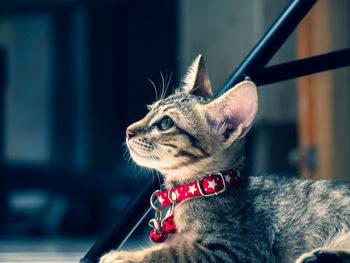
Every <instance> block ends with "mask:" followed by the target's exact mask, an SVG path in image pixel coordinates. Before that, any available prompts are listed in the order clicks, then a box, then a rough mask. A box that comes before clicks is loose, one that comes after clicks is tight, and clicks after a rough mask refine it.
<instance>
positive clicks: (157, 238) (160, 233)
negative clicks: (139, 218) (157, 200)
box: [149, 219, 168, 243]
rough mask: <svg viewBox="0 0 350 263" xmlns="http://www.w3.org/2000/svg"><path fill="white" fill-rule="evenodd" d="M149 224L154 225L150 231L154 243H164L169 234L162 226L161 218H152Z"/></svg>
mask: <svg viewBox="0 0 350 263" xmlns="http://www.w3.org/2000/svg"><path fill="white" fill-rule="evenodd" d="M149 224H150V225H151V226H152V229H151V231H150V232H149V238H150V240H151V241H152V242H154V243H162V242H163V241H164V240H165V239H166V238H167V236H168V234H167V232H166V231H165V230H164V228H163V227H162V226H161V222H160V220H157V219H152V220H151V221H150V222H149Z"/></svg>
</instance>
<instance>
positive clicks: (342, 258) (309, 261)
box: [296, 249, 350, 263]
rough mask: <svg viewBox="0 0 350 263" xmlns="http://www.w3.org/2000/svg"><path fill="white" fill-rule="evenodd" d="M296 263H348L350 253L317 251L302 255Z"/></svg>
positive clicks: (349, 261)
mask: <svg viewBox="0 0 350 263" xmlns="http://www.w3.org/2000/svg"><path fill="white" fill-rule="evenodd" d="M296 263H350V253H349V252H346V251H341V250H326V249H317V250H314V251H312V252H310V253H305V254H303V255H302V256H301V257H300V258H299V259H298V260H297V261H296Z"/></svg>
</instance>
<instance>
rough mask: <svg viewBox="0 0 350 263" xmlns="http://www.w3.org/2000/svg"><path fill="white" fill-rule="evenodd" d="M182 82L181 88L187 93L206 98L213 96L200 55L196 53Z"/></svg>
mask: <svg viewBox="0 0 350 263" xmlns="http://www.w3.org/2000/svg"><path fill="white" fill-rule="evenodd" d="M183 83H184V85H183V87H182V89H183V91H185V92H187V93H191V94H193V95H196V96H201V97H206V98H212V97H213V91H212V89H211V84H210V80H209V77H208V73H207V70H206V68H205V65H204V60H203V57H202V55H198V57H197V58H196V59H195V60H194V61H193V62H192V65H191V66H190V67H189V69H188V71H187V74H186V76H185V78H184V80H183Z"/></svg>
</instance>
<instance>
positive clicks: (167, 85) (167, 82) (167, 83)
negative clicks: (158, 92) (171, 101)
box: [164, 72, 173, 95]
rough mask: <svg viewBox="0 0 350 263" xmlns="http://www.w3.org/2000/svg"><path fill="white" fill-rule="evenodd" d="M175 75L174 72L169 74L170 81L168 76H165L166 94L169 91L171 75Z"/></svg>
mask: <svg viewBox="0 0 350 263" xmlns="http://www.w3.org/2000/svg"><path fill="white" fill-rule="evenodd" d="M172 76H173V72H171V73H170V76H169V79H168V81H167V80H166V79H167V78H165V82H166V85H165V92H164V95H166V93H167V91H168V88H169V85H170V81H171V77H172Z"/></svg>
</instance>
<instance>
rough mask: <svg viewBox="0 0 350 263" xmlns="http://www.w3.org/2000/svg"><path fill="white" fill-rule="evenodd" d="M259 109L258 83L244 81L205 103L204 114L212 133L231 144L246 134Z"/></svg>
mask: <svg viewBox="0 0 350 263" xmlns="http://www.w3.org/2000/svg"><path fill="white" fill-rule="evenodd" d="M257 109H258V93H257V87H256V85H255V84H254V83H253V82H251V81H242V82H240V83H238V84H237V85H236V86H235V87H233V88H231V89H230V90H228V91H227V92H225V93H224V94H223V95H221V96H220V97H219V98H217V99H215V100H213V101H211V102H210V103H208V104H206V105H204V114H205V119H206V121H207V124H208V126H209V131H210V133H211V134H212V135H213V136H214V137H216V138H217V139H218V140H219V141H220V142H222V143H223V144H224V145H226V146H229V145H231V144H232V142H233V141H234V140H236V139H240V138H243V137H244V136H245V135H246V133H247V132H248V130H249V128H250V127H251V125H252V122H253V120H254V117H255V114H256V111H257Z"/></svg>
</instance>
